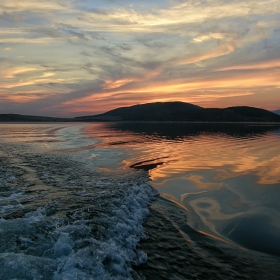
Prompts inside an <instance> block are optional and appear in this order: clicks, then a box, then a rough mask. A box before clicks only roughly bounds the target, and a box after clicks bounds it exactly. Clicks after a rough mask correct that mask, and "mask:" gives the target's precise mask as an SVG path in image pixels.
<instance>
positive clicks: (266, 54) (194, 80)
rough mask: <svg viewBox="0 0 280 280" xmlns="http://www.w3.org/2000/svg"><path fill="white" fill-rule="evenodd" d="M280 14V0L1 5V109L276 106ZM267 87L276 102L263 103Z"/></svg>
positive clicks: (62, 110) (69, 110)
mask: <svg viewBox="0 0 280 280" xmlns="http://www.w3.org/2000/svg"><path fill="white" fill-rule="evenodd" d="M279 11H280V3H279V1H278V0H267V1H252V0H236V1H227V0H209V1H202V0H193V1H162V2H159V1H156V2H155V3H148V2H145V3H140V2H135V1H132V2H131V3H126V2H125V1H94V2H93V1H90V0H83V1H77V0H71V1H66V0H61V1H58V0H50V1H41V0H31V1H30V0H22V1H20V2H13V1H2V2H1V3H0V22H1V25H0V26H1V27H0V44H1V47H0V48H1V50H2V51H1V53H0V62H1V65H0V75H1V80H0V98H2V99H1V100H2V102H3V104H4V105H3V106H2V107H1V110H6V109H5V104H6V103H5V102H7V106H9V108H16V109H17V110H18V108H19V107H17V105H16V104H19V103H20V102H21V104H23V103H24V106H22V107H21V108H22V109H21V110H25V109H24V108H26V110H27V108H28V111H29V110H30V108H32V106H34V104H35V103H36V108H38V109H39V108H40V110H44V111H45V112H50V113H51V114H76V113H82V112H83V110H84V112H86V113H95V112H101V111H105V110H106V109H112V108H114V107H115V106H122V105H132V104H134V103H140V102H146V101H149V102H150V101H158V100H183V101H186V102H197V103H201V104H207V106H212V107H213V106H214V107H215V106H217V104H225V103H223V102H224V101H223V100H230V102H232V104H233V105H234V104H235V103H234V102H236V104H237V103H238V104H240V102H241V101H242V100H243V101H244V105H250V104H251V105H252V104H260V105H261V106H264V107H266V108H268V109H269V108H271V107H272V105H271V104H276V103H277V101H279V102H280V100H279V97H278V96H279V95H277V94H275V93H274V92H276V91H275V90H276V89H278V88H279V87H280V84H279V81H278V80H279V79H278V76H279V66H280V63H279V61H280V55H279V52H278V46H279V34H280V33H279V22H280V12H279ZM264 92H265V93H264ZM267 92H270V95H269V96H270V99H271V100H273V101H271V100H270V101H269V102H268V101H267V102H266V103H263V102H259V103H257V100H263V99H262V96H263V94H267ZM272 92H273V93H272ZM20 100H22V101H20ZM34 102H35V103H34ZM211 102H212V103H211ZM13 104H15V107H13ZM31 105H32V106H31ZM34 112H35V111H34Z"/></svg>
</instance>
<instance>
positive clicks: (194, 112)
mask: <svg viewBox="0 0 280 280" xmlns="http://www.w3.org/2000/svg"><path fill="white" fill-rule="evenodd" d="M74 119H75V120H76V121H200V122H205V121H207V122H208V121H210V122H280V116H279V115H277V114H275V113H273V112H270V111H267V110H264V109H259V108H254V107H247V106H238V107H229V108H224V109H219V108H202V107H199V106H197V105H193V104H190V103H184V102H156V103H148V104H141V105H134V106H130V107H122V108H117V109H114V110H111V111H108V112H106V113H104V114H100V115H95V116H84V117H77V118H74Z"/></svg>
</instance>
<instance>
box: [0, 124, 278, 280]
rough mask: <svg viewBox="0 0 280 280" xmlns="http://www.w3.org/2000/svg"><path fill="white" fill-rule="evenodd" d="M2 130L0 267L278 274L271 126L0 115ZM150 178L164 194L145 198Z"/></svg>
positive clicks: (164, 275)
mask: <svg viewBox="0 0 280 280" xmlns="http://www.w3.org/2000/svg"><path fill="white" fill-rule="evenodd" d="M0 135H1V137H0V141H1V145H0V155H1V157H0V191H1V197H0V238H1V239H0V240H1V241H0V268H1V270H0V278H1V279H145V278H146V279H236V278H240V279H252V277H253V279H263V275H266V278H267V279H277V277H278V276H277V275H279V273H280V271H279V269H278V268H277V267H278V266H275V265H274V259H270V258H269V257H268V255H271V256H277V257H279V256H280V224H279V220H280V204H279V200H280V127H279V126H275V125H260V124H259V125H245V124H239V125H237V124H215V125H214V124H199V123H197V124H187V123H146V124H143V123H134V124H131V123H106V124H98V123H93V124H74V123H73V124H71V123H62V124H1V125H0ZM149 180H150V181H149ZM151 186H152V187H154V189H156V190H157V191H158V192H159V193H160V195H161V197H162V198H165V199H167V200H164V199H162V198H158V199H157V200H156V201H155V202H153V203H152V204H150V203H151V202H152V201H154V200H155V198H156V197H157V194H156V191H155V190H154V189H153V188H152V187H151ZM168 201H171V202H173V203H169V202H168ZM174 203H175V204H176V205H177V206H176V207H175V206H174ZM149 204H150V216H149V218H148V219H147V220H146V222H145V224H144V229H143V227H142V225H143V222H144V220H145V219H146V218H147V216H148V214H149V210H148V205H149ZM147 237H149V238H148V239H147V240H146V238H147ZM209 237H211V238H209ZM143 239H145V240H146V241H142V242H141V243H139V242H140V241H141V240H143ZM139 244H140V247H139ZM141 244H142V245H141ZM225 246H226V247H225ZM248 250H249V251H248ZM250 252H261V254H268V255H258V253H256V254H257V255H250ZM244 254H245V255H244ZM278 261H279V260H278ZM144 263H146V264H144ZM276 263H277V258H276ZM267 270H269V273H271V275H270V274H269V273H268V272H267ZM269 275H270V276H269Z"/></svg>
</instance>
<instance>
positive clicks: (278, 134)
mask: <svg viewBox="0 0 280 280" xmlns="http://www.w3.org/2000/svg"><path fill="white" fill-rule="evenodd" d="M110 127H111V128H113V129H116V130H117V131H118V132H122V134H123V135H126V134H127V133H128V135H129V136H128V139H131V137H132V136H131V135H130V133H134V134H136V135H138V136H139V138H138V142H139V143H134V142H135V140H134V142H130V147H131V148H133V152H132V153H131V154H130V156H129V157H128V158H126V159H125V160H124V161H123V162H124V163H125V164H126V165H127V166H133V167H134V168H138V169H149V174H150V177H151V180H152V181H151V184H152V185H153V186H154V187H155V188H156V189H157V190H158V191H159V192H160V194H161V195H162V196H163V197H165V198H167V199H168V200H171V201H173V202H175V203H177V204H179V205H180V206H181V207H183V208H184V209H186V210H187V211H188V212H189V215H188V218H189V219H188V220H189V224H190V225H191V226H192V227H193V228H194V229H196V230H197V231H202V232H204V233H205V234H211V235H214V236H216V237H218V238H223V239H225V240H227V241H229V242H233V243H236V244H237V245H240V246H242V247H245V248H248V249H253V250H257V251H261V252H266V253H271V254H275V255H278V256H280V224H279V220H280V204H279V201H280V128H279V126H277V125H272V124H270V125H265V124H263V125H260V124H259V125H256V124H198V123H197V124H187V123H185V124H183V123H180V124H176V123H175V124H174V123H173V124H172V123H171V124H170V123H169V124H168V123H165V124H160V123H150V124H144V125H143V124H141V123H139V124H128V123H127V124H113V125H111V126H110ZM118 137H119V138H126V137H125V136H122V135H118ZM135 139H137V138H135ZM136 142H137V141H136ZM126 145H127V144H126Z"/></svg>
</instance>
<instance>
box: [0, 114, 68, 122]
mask: <svg viewBox="0 0 280 280" xmlns="http://www.w3.org/2000/svg"><path fill="white" fill-rule="evenodd" d="M72 120H73V119H67V118H53V117H42V116H29V115H19V114H0V122H65V121H72Z"/></svg>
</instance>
